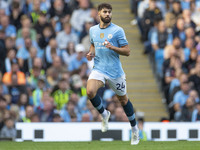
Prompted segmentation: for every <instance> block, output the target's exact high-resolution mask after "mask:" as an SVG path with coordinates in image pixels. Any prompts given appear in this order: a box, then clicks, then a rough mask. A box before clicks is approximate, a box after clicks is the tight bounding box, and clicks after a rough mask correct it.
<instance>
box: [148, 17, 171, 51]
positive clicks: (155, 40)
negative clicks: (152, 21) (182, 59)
mask: <svg viewBox="0 0 200 150" xmlns="http://www.w3.org/2000/svg"><path fill="white" fill-rule="evenodd" d="M172 41H173V37H172V35H171V34H169V33H168V32H167V28H166V27H165V22H164V20H160V21H158V24H157V30H156V31H154V32H153V33H152V35H151V45H152V48H153V50H154V51H157V50H163V49H164V48H165V46H166V45H171V44H172Z"/></svg>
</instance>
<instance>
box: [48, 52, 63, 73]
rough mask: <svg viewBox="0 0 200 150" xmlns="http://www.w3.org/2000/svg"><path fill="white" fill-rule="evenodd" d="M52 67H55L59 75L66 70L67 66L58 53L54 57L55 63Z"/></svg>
mask: <svg viewBox="0 0 200 150" xmlns="http://www.w3.org/2000/svg"><path fill="white" fill-rule="evenodd" d="M50 68H54V69H55V70H56V71H57V72H58V74H59V75H61V73H62V72H64V71H65V70H66V66H65V65H64V64H63V63H62V60H61V58H60V57H59V56H57V55H55V56H54V57H53V63H52V66H51V67H50Z"/></svg>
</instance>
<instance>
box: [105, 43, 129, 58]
mask: <svg viewBox="0 0 200 150" xmlns="http://www.w3.org/2000/svg"><path fill="white" fill-rule="evenodd" d="M105 43H106V44H105V45H106V47H107V48H109V49H111V50H113V51H115V52H116V53H118V54H119V55H124V56H129V55H130V48H129V46H128V45H124V46H121V47H116V46H113V45H112V44H111V43H109V42H108V41H107V40H105Z"/></svg>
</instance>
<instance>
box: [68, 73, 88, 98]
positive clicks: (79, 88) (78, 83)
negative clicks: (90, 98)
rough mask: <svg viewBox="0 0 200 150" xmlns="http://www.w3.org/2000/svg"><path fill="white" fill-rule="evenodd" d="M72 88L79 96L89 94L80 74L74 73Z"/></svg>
mask: <svg viewBox="0 0 200 150" xmlns="http://www.w3.org/2000/svg"><path fill="white" fill-rule="evenodd" d="M71 79H72V86H71V89H72V91H73V92H74V93H76V94H78V96H79V97H82V96H87V93H86V87H84V86H83V83H82V80H81V77H80V75H78V74H74V75H73V76H72V77H71Z"/></svg>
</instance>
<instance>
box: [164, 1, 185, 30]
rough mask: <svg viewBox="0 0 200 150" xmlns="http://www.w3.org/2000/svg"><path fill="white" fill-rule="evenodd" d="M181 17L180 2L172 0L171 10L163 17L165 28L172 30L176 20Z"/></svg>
mask: <svg viewBox="0 0 200 150" xmlns="http://www.w3.org/2000/svg"><path fill="white" fill-rule="evenodd" d="M181 16H182V9H181V5H180V1H178V0H173V3H172V10H171V11H169V12H168V13H167V14H166V16H165V22H166V26H167V28H170V29H172V28H173V27H174V25H175V23H176V21H177V19H178V18H180V17H181Z"/></svg>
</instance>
